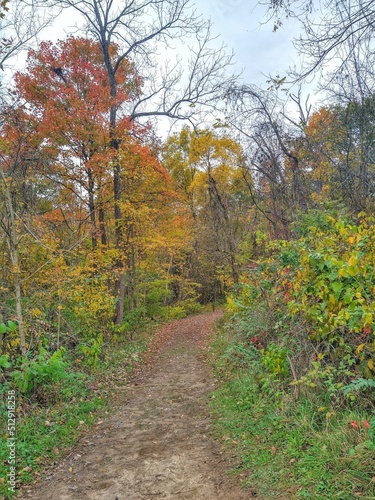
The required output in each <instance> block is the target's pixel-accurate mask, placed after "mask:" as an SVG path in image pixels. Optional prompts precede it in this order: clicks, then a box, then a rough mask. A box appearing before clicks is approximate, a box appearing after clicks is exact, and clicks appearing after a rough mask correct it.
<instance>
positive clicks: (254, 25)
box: [195, 0, 299, 86]
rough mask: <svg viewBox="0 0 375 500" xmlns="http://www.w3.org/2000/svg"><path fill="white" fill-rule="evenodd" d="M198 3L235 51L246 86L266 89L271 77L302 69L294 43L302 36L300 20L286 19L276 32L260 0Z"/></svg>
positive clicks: (205, 1) (224, 0) (220, 0)
mask: <svg viewBox="0 0 375 500" xmlns="http://www.w3.org/2000/svg"><path fill="white" fill-rule="evenodd" d="M195 4H196V7H197V10H198V11H199V12H201V13H202V15H203V16H204V17H207V18H209V17H210V18H211V20H212V22H213V25H214V32H215V33H218V34H220V39H221V40H222V41H223V42H224V43H225V44H226V45H227V46H228V48H229V49H233V50H234V51H235V53H236V55H235V60H236V63H237V68H239V69H243V71H244V72H243V78H244V80H245V82H246V83H251V84H256V85H259V86H265V85H266V83H265V82H266V80H267V77H268V75H271V76H273V77H275V76H276V75H279V76H283V75H285V71H286V69H287V68H288V67H289V66H294V65H297V66H298V57H297V54H296V51H295V49H294V47H293V43H292V40H293V37H295V36H298V34H299V26H298V22H297V21H296V20H293V19H289V20H284V21H283V26H282V27H281V28H279V29H278V30H277V31H276V32H273V22H272V21H270V22H268V23H266V20H267V8H266V7H265V6H263V5H259V3H258V2H257V1H256V0H195Z"/></svg>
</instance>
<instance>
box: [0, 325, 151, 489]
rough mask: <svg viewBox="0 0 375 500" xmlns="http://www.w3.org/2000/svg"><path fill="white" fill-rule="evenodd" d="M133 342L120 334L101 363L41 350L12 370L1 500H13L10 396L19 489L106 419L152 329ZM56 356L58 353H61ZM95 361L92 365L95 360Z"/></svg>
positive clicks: (2, 428) (1, 452)
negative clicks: (9, 476) (13, 408)
mask: <svg viewBox="0 0 375 500" xmlns="http://www.w3.org/2000/svg"><path fill="white" fill-rule="evenodd" d="M142 326H143V328H144V332H143V333H141V332H138V333H137V334H136V335H135V336H134V338H133V339H132V340H130V339H129V336H126V338H125V334H122V335H121V334H118V336H117V340H116V341H115V342H112V343H111V344H110V345H108V346H101V349H100V357H99V358H98V362H95V363H93V362H92V360H93V359H94V360H96V358H95V355H94V353H91V357H90V355H88V354H87V353H83V352H82V349H78V348H77V350H76V352H75V353H71V355H70V356H69V357H68V353H67V352H66V351H64V350H63V349H62V350H60V351H56V352H55V354H53V355H49V354H48V352H47V351H46V350H43V349H41V352H40V353H39V355H38V356H37V357H36V358H35V359H34V360H33V361H32V362H30V363H29V364H27V366H22V367H20V369H19V370H14V371H13V375H15V376H13V377H12V378H10V377H8V379H7V381H6V382H4V383H3V385H2V387H1V390H0V435H1V436H2V439H1V440H0V498H4V499H7V498H12V497H13V493H12V492H11V491H10V490H9V489H8V488H9V483H8V480H7V474H8V472H9V466H10V464H9V460H8V457H9V448H8V446H7V442H8V438H9V434H8V429H7V407H6V404H7V394H8V391H9V390H11V391H15V393H16V460H17V461H16V472H17V475H16V477H17V480H16V491H17V490H18V489H19V488H20V487H21V486H22V485H25V484H27V483H30V482H33V481H35V480H36V479H37V478H38V477H39V476H40V475H41V474H42V473H43V472H44V471H45V470H46V468H47V467H49V466H51V465H53V464H54V463H56V461H57V460H58V459H60V458H61V457H62V456H64V454H65V453H66V452H67V450H68V449H69V447H70V446H71V445H72V444H74V442H76V440H77V439H78V438H79V437H80V436H82V435H83V434H84V432H85V431H87V429H88V427H89V426H90V425H92V424H93V423H94V422H95V421H97V420H98V418H99V417H100V416H103V415H105V414H106V413H107V412H108V411H109V410H108V408H109V402H110V401H111V398H112V396H113V394H115V391H116V386H119V385H123V384H126V382H127V380H128V379H129V376H130V375H131V373H132V371H133V369H134V367H135V366H136V365H137V364H138V362H140V361H141V358H142V353H143V352H144V351H145V349H146V347H147V345H148V343H149V341H150V339H151V338H152V336H151V333H150V332H151V329H152V326H151V325H148V327H146V325H145V324H144V323H143V324H142ZM56 353H57V354H56ZM90 360H91V362H88V361H90Z"/></svg>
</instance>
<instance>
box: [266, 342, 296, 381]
mask: <svg viewBox="0 0 375 500" xmlns="http://www.w3.org/2000/svg"><path fill="white" fill-rule="evenodd" d="M260 353H261V362H262V365H263V366H265V367H266V369H267V370H268V371H269V372H270V373H271V374H273V375H276V376H281V377H286V376H287V375H288V374H289V365H288V359H287V356H288V354H287V350H286V347H281V346H278V345H276V344H274V343H273V342H270V343H269V344H268V346H267V349H261V350H260Z"/></svg>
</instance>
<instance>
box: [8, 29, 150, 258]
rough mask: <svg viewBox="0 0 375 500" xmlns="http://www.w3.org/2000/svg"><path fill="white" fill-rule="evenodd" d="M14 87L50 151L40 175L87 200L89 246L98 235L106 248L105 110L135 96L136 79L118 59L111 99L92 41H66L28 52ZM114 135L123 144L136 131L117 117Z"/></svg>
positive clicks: (107, 153) (108, 158)
mask: <svg viewBox="0 0 375 500" xmlns="http://www.w3.org/2000/svg"><path fill="white" fill-rule="evenodd" d="M111 50H112V52H111V57H112V58H113V57H116V47H115V46H113V47H112V48H111ZM16 84H17V91H18V93H19V95H20V96H21V97H22V98H24V99H25V100H26V101H27V102H28V106H29V107H30V111H31V113H32V114H33V115H34V116H36V117H38V119H39V121H40V125H39V127H40V129H41V131H42V133H43V134H44V136H45V138H46V140H48V143H49V146H50V148H51V150H52V149H53V150H54V152H55V153H54V154H55V157H56V166H55V168H54V169H53V171H52V172H49V171H45V172H44V175H46V176H47V177H48V176H49V177H52V178H53V179H54V180H55V181H57V182H59V183H60V184H61V185H65V186H67V185H68V184H69V188H70V189H71V190H72V191H73V192H74V193H75V194H76V196H77V197H78V198H79V199H80V200H81V201H85V200H87V204H88V211H89V218H90V222H91V226H92V227H91V233H92V244H93V247H94V248H95V247H96V246H97V238H98V236H99V235H100V237H101V242H102V244H107V234H106V230H105V224H104V223H105V220H104V213H105V208H106V206H107V205H108V200H110V199H111V197H112V196H111V193H110V190H109V189H108V185H109V183H110V182H111V177H110V172H109V165H110V164H111V162H112V161H113V158H114V152H113V149H112V148H111V147H110V141H111V139H110V122H109V120H110V110H111V107H112V106H113V103H115V105H116V106H117V107H122V106H124V105H125V103H126V102H129V101H130V100H131V99H132V98H133V97H134V95H138V94H139V92H140V85H141V81H140V78H139V77H138V76H137V75H136V73H135V71H134V68H133V66H132V65H131V64H130V63H129V61H127V60H125V59H124V60H123V61H122V63H121V66H120V67H119V69H118V71H117V95H116V98H112V96H111V95H110V92H109V84H108V80H107V78H106V70H105V65H104V62H103V57H102V53H101V50H100V46H99V45H98V43H97V42H94V41H92V40H87V39H84V38H74V37H70V38H68V39H66V40H63V41H60V42H58V43H57V44H56V45H53V44H52V43H51V42H42V43H41V45H40V48H39V49H38V50H37V51H35V50H32V51H30V52H29V55H28V62H27V68H26V71H23V72H19V73H17V75H16ZM117 133H118V135H119V137H120V136H121V142H122V143H124V142H129V139H127V138H126V137H127V136H129V135H131V134H134V133H137V134H138V135H139V136H141V135H142V128H141V127H136V126H135V125H134V124H131V123H130V122H129V120H128V119H127V117H126V116H123V117H122V119H121V121H119V123H118V125H117ZM98 217H99V225H100V227H98Z"/></svg>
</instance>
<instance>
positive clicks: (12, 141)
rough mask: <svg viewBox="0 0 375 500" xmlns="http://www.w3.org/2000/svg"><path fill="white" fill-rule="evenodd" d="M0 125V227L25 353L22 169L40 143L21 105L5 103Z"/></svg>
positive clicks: (31, 165) (35, 157)
mask: <svg viewBox="0 0 375 500" xmlns="http://www.w3.org/2000/svg"><path fill="white" fill-rule="evenodd" d="M2 119H3V123H2V126H1V128H0V141H1V154H0V186H1V188H0V192H1V195H2V196H1V203H0V228H1V230H2V232H3V236H4V240H5V243H6V246H7V249H8V255H9V259H10V264H11V272H10V274H11V279H12V281H13V286H14V292H15V309H16V318H17V322H18V331H19V336H20V350H21V354H22V355H23V356H25V355H26V352H27V345H26V329H25V325H24V320H23V311H22V287H21V282H22V267H21V259H20V242H21V240H22V239H23V237H24V236H25V234H24V233H25V227H24V224H23V220H22V216H23V212H24V210H25V205H26V199H25V191H26V190H27V187H26V182H27V181H26V172H27V171H28V170H30V169H34V168H35V166H36V164H37V163H38V162H39V161H42V159H41V157H40V155H39V148H40V144H41V138H40V136H39V135H38V134H37V133H35V132H36V123H35V121H34V120H33V119H30V118H29V117H28V115H27V114H26V113H25V112H24V110H23V109H22V107H19V106H12V107H11V106H8V107H7V108H6V109H3V116H2Z"/></svg>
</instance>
